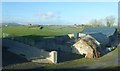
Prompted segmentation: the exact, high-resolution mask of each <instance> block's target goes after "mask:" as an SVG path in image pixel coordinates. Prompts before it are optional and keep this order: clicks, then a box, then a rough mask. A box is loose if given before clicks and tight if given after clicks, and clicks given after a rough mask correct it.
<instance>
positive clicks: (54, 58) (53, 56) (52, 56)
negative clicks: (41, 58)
mask: <svg viewBox="0 0 120 71" xmlns="http://www.w3.org/2000/svg"><path fill="white" fill-rule="evenodd" d="M47 59H48V60H51V61H52V63H54V64H56V63H57V52H56V51H51V52H50V53H49V57H47Z"/></svg>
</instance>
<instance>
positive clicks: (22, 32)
mask: <svg viewBox="0 0 120 71" xmlns="http://www.w3.org/2000/svg"><path fill="white" fill-rule="evenodd" d="M43 27H44V28H43V29H38V28H37V27H36V29H35V28H34V29H33V28H28V27H27V26H15V27H14V26H8V27H3V29H2V32H4V33H8V34H12V35H16V36H26V35H40V36H49V37H52V36H60V35H66V34H68V33H74V32H81V31H82V29H80V28H75V27H71V26H43Z"/></svg>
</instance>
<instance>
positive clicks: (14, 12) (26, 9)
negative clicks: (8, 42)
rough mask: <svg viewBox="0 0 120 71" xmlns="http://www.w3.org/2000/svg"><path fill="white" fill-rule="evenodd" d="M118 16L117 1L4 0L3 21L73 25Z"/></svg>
mask: <svg viewBox="0 0 120 71" xmlns="http://www.w3.org/2000/svg"><path fill="white" fill-rule="evenodd" d="M107 16H115V17H117V16H118V3H117V2H3V3H2V22H17V23H21V24H29V23H32V24H45V25H65V24H66V25H73V24H86V23H88V22H89V21H90V20H92V19H102V18H105V17H107Z"/></svg>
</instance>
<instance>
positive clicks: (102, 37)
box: [72, 27, 117, 58]
mask: <svg viewBox="0 0 120 71" xmlns="http://www.w3.org/2000/svg"><path fill="white" fill-rule="evenodd" d="M78 37H79V39H78V41H77V42H75V44H73V47H72V52H73V53H77V54H82V55H83V54H85V57H88V58H94V57H98V56H99V55H103V54H105V53H106V49H107V47H112V46H113V44H114V43H115V42H116V40H117V29H116V28H107V27H102V28H86V29H84V31H83V32H82V33H79V35H78ZM94 47H95V48H94Z"/></svg>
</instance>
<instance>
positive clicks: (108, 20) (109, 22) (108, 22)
mask: <svg viewBox="0 0 120 71" xmlns="http://www.w3.org/2000/svg"><path fill="white" fill-rule="evenodd" d="M114 23H115V17H114V16H108V17H106V25H107V27H112V26H113V24H114Z"/></svg>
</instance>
